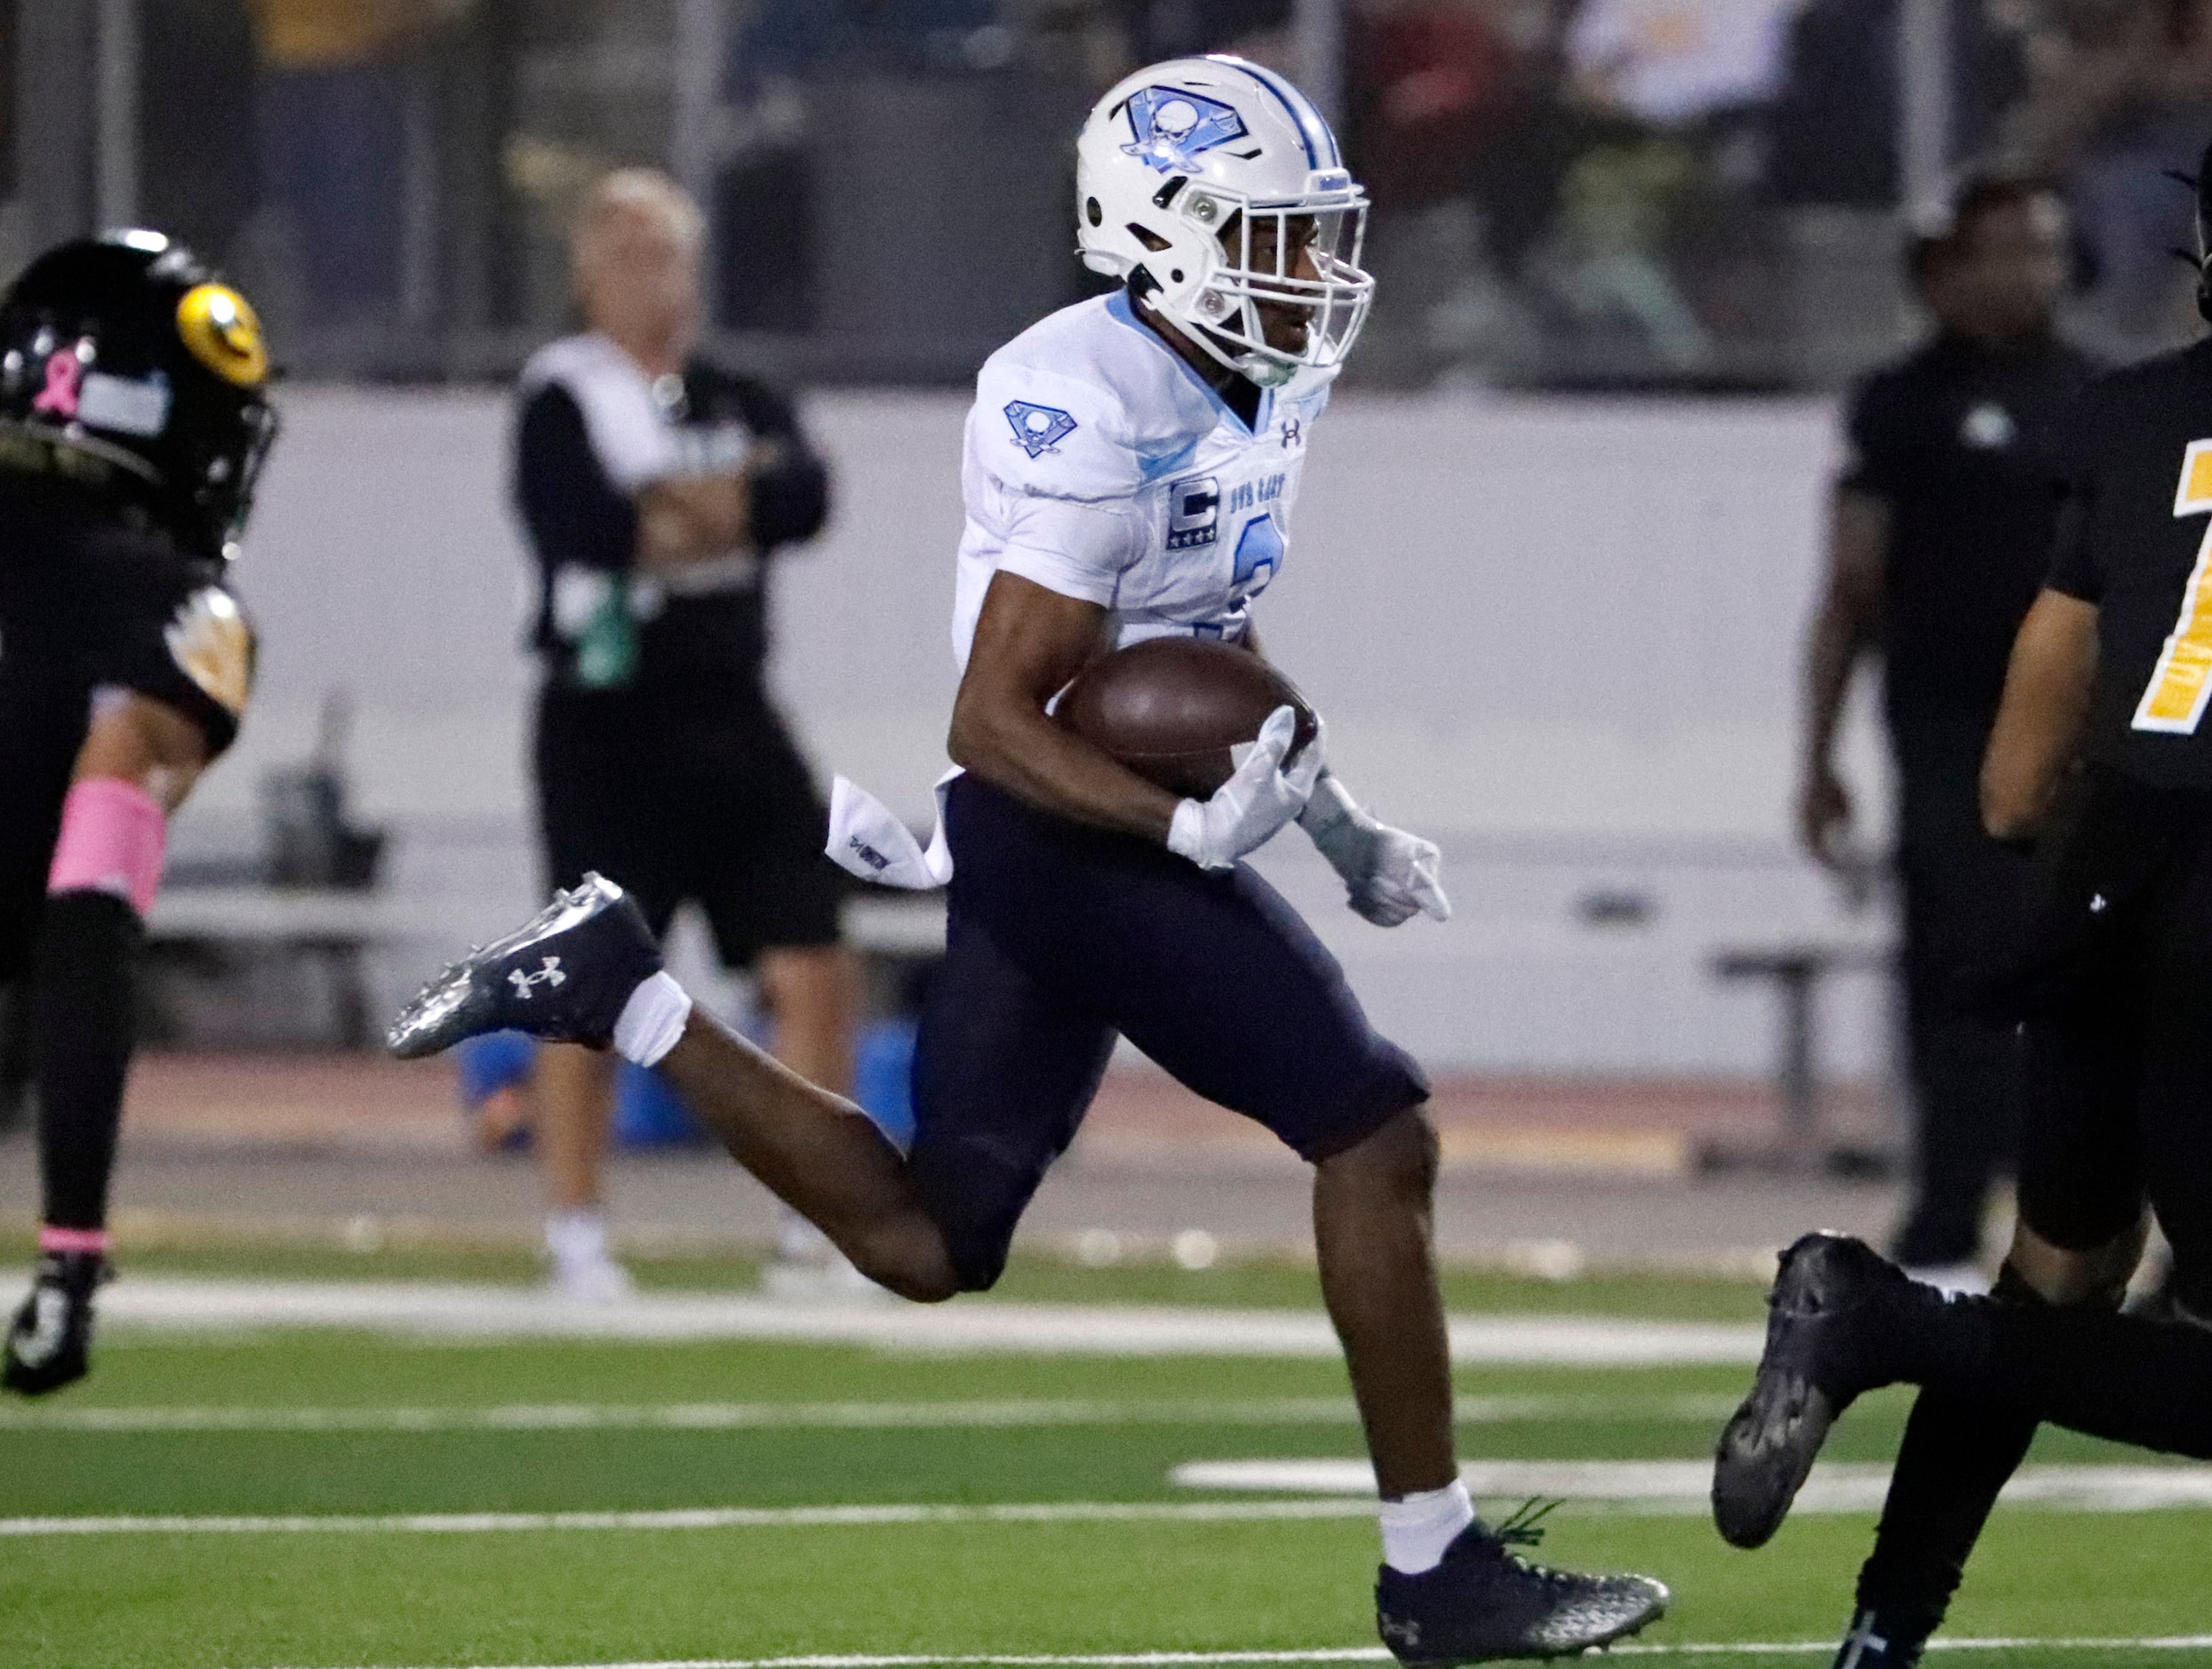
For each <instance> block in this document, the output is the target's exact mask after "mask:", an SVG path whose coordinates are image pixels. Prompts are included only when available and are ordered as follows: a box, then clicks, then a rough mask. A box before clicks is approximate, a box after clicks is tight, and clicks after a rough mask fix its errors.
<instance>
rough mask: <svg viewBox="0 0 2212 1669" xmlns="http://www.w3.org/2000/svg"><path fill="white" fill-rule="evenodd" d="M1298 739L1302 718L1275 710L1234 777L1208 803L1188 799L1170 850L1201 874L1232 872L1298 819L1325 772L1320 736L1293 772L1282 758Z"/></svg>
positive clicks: (1180, 812) (1180, 808)
mask: <svg viewBox="0 0 2212 1669" xmlns="http://www.w3.org/2000/svg"><path fill="white" fill-rule="evenodd" d="M1297 734H1298V715H1297V714H1296V713H1294V712H1293V711H1292V710H1291V709H1290V708H1289V707H1277V708H1276V709H1275V710H1274V712H1273V713H1270V714H1269V715H1267V722H1266V723H1265V724H1263V725H1261V726H1260V727H1259V739H1258V741H1256V742H1254V743H1252V744H1251V747H1250V752H1249V753H1247V754H1246V755H1244V757H1243V759H1242V761H1240V762H1239V763H1238V765H1237V768H1236V774H1235V775H1234V776H1232V777H1231V778H1230V779H1228V781H1226V782H1225V783H1223V784H1222V785H1221V786H1220V787H1218V788H1217V789H1215V790H1214V793H1213V798H1211V799H1210V800H1185V801H1184V802H1182V803H1180V804H1179V805H1178V806H1177V807H1176V808H1175V821H1174V822H1173V823H1171V824H1170V825H1169V827H1168V850H1170V851H1171V852H1174V853H1176V854H1177V855H1178V857H1183V858H1189V859H1190V860H1191V862H1193V863H1194V864H1196V865H1197V866H1199V867H1200V868H1201V869H1233V868H1234V867H1235V866H1236V861H1237V859H1238V858H1242V857H1243V856H1244V854H1245V853H1247V852H1250V851H1257V850H1258V849H1259V848H1260V847H1262V846H1265V845H1266V843H1267V842H1269V841H1270V840H1272V839H1273V838H1274V835H1275V833H1276V831H1277V830H1279V829H1280V828H1282V826H1283V825H1284V824H1285V823H1288V822H1289V821H1290V819H1293V818H1295V817H1296V816H1298V808H1299V807H1301V806H1303V805H1304V804H1305V803H1306V796H1307V795H1311V794H1312V793H1313V792H1314V781H1315V779H1317V778H1319V777H1320V775H1321V772H1322V747H1321V735H1320V732H1319V731H1316V732H1315V733H1314V739H1313V740H1312V741H1310V742H1308V743H1307V744H1306V748H1305V751H1304V752H1302V753H1301V754H1299V755H1298V759H1297V760H1296V762H1295V763H1292V765H1291V766H1290V770H1289V771H1284V770H1283V769H1282V756H1283V755H1285V754H1287V753H1289V752H1290V744H1291V742H1292V741H1293V740H1294V739H1296V737H1297Z"/></svg>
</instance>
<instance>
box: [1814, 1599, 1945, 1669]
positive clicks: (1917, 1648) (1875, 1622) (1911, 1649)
mask: <svg viewBox="0 0 2212 1669" xmlns="http://www.w3.org/2000/svg"><path fill="white" fill-rule="evenodd" d="M1927 1644H1928V1634H1927V1633H1926V1631H1925V1630H1922V1629H1920V1628H1917V1627H1913V1626H1911V1625H1907V1624H1906V1623H1905V1621H1904V1620H1903V1619H1902V1618H1900V1619H1897V1620H1896V1621H1894V1622H1885V1621H1884V1620H1883V1618H1882V1617H1881V1613H1880V1612H1878V1611H1873V1610H1870V1609H1866V1608H1865V1607H1861V1608H1860V1609H1859V1611H1858V1614H1857V1616H1855V1617H1852V1618H1851V1632H1850V1633H1848V1634H1846V1635H1845V1636H1844V1637H1843V1644H1842V1645H1841V1646H1839V1647H1837V1648H1836V1660H1835V1665H1834V1669H1919V1664H1920V1661H1921V1650H1922V1649H1924V1648H1925V1647H1926V1646H1927Z"/></svg>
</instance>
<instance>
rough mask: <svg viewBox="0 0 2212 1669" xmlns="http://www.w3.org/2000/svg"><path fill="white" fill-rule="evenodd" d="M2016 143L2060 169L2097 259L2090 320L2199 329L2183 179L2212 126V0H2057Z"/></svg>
mask: <svg viewBox="0 0 2212 1669" xmlns="http://www.w3.org/2000/svg"><path fill="white" fill-rule="evenodd" d="M2038 18H2039V24H2038V27H2037V28H2036V30H2035V32H2034V34H2033V36H2032V41H2031V51H2030V58H2029V66H2030V84H2029V89H2028V92H2027V96H2026V97H2025V98H2024V100H2023V101H2022V102H2021V104H2020V106H2019V108H2017V109H2016V111H2015V112H2014V115H2013V118H2012V121H2011V124H2010V132H2009V133H2008V156H2011V157H2012V158H2014V159H2015V160H2016V162H2017V163H2018V164H2020V165H2021V166H2023V167H2024V168H2027V169H2031V170H2033V171H2035V172H2048V173H2053V174H2056V175H2058V176H2060V177H2061V178H2063V179H2064V180H2065V181H2066V183H2067V186H2068V188H2069V193H2070V196H2071V197H2072V202H2073V204H2074V209H2075V212H2076V214H2077V215H2078V217H2079V218H2080V223H2081V226H2082V229H2083V231H2084V232H2085V233H2086V234H2087V237H2088V244H2089V246H2090V247H2091V248H2092V249H2093V250H2094V251H2095V252H2096V260H2097V265H2098V268H2099V284H2098V292H2097V295H2096V307H2095V311H2094V315H2093V316H2092V318H2091V319H2090V320H2089V321H2088V323H2090V324H2091V325H2092V326H2093V327H2095V328H2096V329H2097V330H2098V331H2100V332H2101V333H2102V334H2103V335H2104V337H2106V338H2107V339H2109V340H2110V342H2111V345H2112V347H2113V348H2114V349H2115V350H2117V351H2123V352H2128V353H2147V352H2152V351H2154V350H2156V349H2159V348H2163V347H2172V346H2176V345H2178V344H2180V343H2182V342H2185V341H2188V340H2190V339H2192V338H2193V337H2194V335H2195V333H2196V330H2197V318H2196V311H2195V307H2194V302H2193V297H2194V293H2195V279H2194V276H2193V275H2192V271H2191V268H2190V265H2189V263H2188V262H2187V261H2185V260H2175V259H2174V253H2175V252H2176V251H2177V250H2185V249H2187V248H2190V247H2192V240H2193V233H2192V225H2191V218H2190V217H2191V213H2192V207H2193V204H2192V199H2191V196H2190V194H2189V193H2188V192H2187V191H2186V190H2179V189H2176V188H2175V186H2174V184H2173V182H2172V181H2171V180H2168V179H2167V178H2166V177H2165V176H2166V174H2167V172H2168V171H2171V172H2176V173H2179V174H2181V175H2182V176H2183V177H2184V178H2187V177H2190V176H2192V175H2193V173H2194V172H2195V170H2196V164H2197V158H2198V155H2199V152H2200V150H2201V149H2202V148H2203V144H2204V135H2205V131H2206V129H2207V128H2208V127H2212V0H2046V4H2044V5H2043V7H2042V8H2041V9H2040V12H2039V13H2038Z"/></svg>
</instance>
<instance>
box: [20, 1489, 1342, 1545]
mask: <svg viewBox="0 0 2212 1669" xmlns="http://www.w3.org/2000/svg"><path fill="white" fill-rule="evenodd" d="M1374 1511H1375V1505H1374V1503H1373V1502H1372V1501H1360V1500H1353V1499H1347V1498H1345V1497H1329V1498H1326V1499H1322V1500H1314V1501H1040V1502H1007V1503H1002V1504H997V1505H980V1506H949V1505H947V1506H937V1505H857V1506H715V1507H672V1508H666V1509H662V1510H659V1511H648V1512H633V1513H359V1514H345V1513H313V1514H307V1513H299V1514H289V1515H269V1516H246V1515H238V1516H232V1517H188V1516H176V1517H170V1516H166V1515H160V1514H152V1513H148V1514H141V1515H134V1516H116V1517H108V1518H0V1537H11V1536H20V1537H43V1536H314V1535H348V1534H351V1535H362V1534H370V1535H418V1536H425V1535H427V1536H485V1535H497V1534H501V1533H507V1532H515V1531H540V1530H713V1529H803V1528H811V1527H817V1526H832V1527H838V1526H842V1527H857V1526H866V1525H881V1524H1113V1523H1127V1524H1159V1523H1177V1522H1186V1523H1187V1522H1209V1521H1249V1520H1269V1519H1311V1518H1367V1517H1371V1516H1372V1515H1373V1513H1374Z"/></svg>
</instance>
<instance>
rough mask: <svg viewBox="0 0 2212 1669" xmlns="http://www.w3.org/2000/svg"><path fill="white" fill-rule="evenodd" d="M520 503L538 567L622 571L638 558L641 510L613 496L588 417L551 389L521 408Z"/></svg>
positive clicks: (572, 401)
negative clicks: (595, 449) (587, 424)
mask: <svg viewBox="0 0 2212 1669" xmlns="http://www.w3.org/2000/svg"><path fill="white" fill-rule="evenodd" d="M515 506H516V507H517V508H518V509H519V510H520V511H521V512H522V516H523V526H524V527H525V528H527V529H528V530H529V531H530V542H531V547H532V548H533V549H535V551H536V552H537V555H538V561H539V565H540V566H541V567H543V568H544V569H545V570H546V571H547V573H551V572H552V571H554V570H555V569H557V568H571V567H575V568H595V569H599V570H601V571H605V572H617V573H619V572H622V571H627V569H629V568H630V566H631V565H632V564H633V563H635V561H636V557H637V506H636V505H635V503H634V502H632V501H631V499H629V497H628V496H627V494H625V493H622V492H619V491H617V490H616V489H615V486H614V484H613V483H611V482H610V481H609V480H608V479H607V474H606V471H605V470H604V469H603V468H602V467H600V463H599V459H598V457H597V455H596V454H595V453H594V452H593V451H592V449H591V436H590V434H589V433H588V432H587V430H586V428H585V427H584V413H583V410H582V408H581V407H579V405H578V404H577V403H576V401H575V398H574V396H572V395H571V394H570V393H569V391H568V390H567V389H565V388H563V387H560V386H559V385H558V384H555V383H548V384H547V385H546V386H545V387H542V388H539V390H538V391H537V392H536V393H535V394H533V395H531V397H530V399H529V400H528V402H527V403H524V405H523V414H522V420H521V422H520V423H519V424H518V425H517V426H516V430H515Z"/></svg>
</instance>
